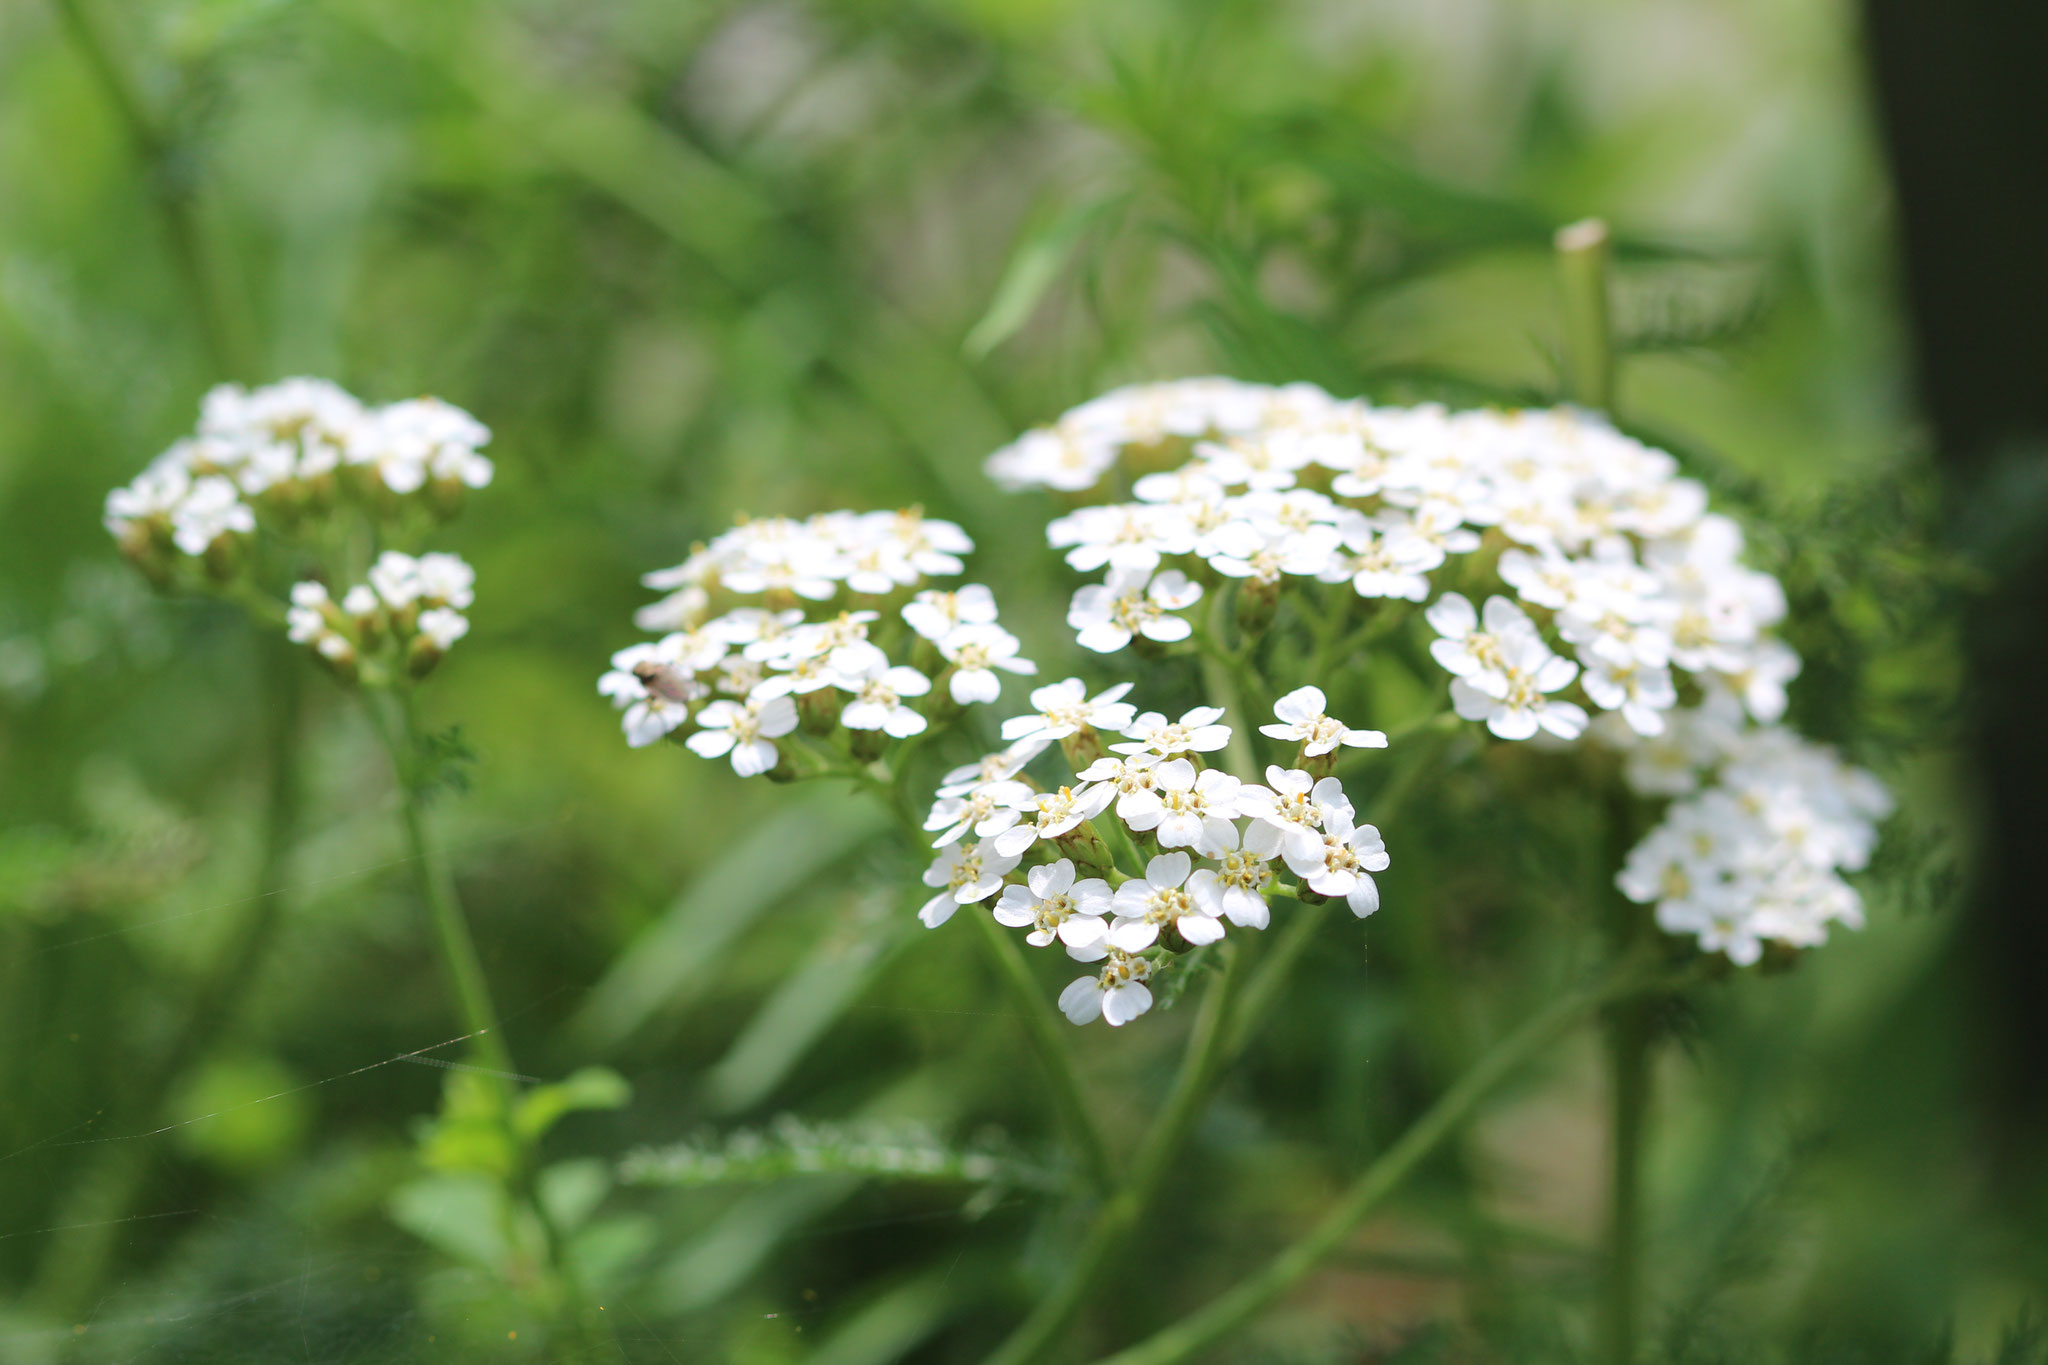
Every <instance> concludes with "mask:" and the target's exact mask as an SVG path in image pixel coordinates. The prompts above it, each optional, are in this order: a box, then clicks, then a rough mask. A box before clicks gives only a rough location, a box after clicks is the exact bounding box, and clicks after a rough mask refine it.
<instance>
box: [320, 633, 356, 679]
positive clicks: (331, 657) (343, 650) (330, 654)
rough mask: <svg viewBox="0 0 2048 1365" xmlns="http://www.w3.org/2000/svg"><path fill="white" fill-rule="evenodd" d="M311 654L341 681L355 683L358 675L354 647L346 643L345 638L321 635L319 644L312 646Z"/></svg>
mask: <svg viewBox="0 0 2048 1365" xmlns="http://www.w3.org/2000/svg"><path fill="white" fill-rule="evenodd" d="M313 653H314V654H316V655H317V656H319V659H320V662H321V663H324V664H326V665H327V667H328V668H329V669H331V670H332V671H333V673H334V676H335V677H337V678H339V679H340V680H341V681H343V682H345V683H353V682H355V681H356V678H357V676H358V673H359V670H358V668H357V666H356V647H355V646H354V645H352V644H350V643H349V642H348V639H347V637H345V636H341V635H334V634H328V635H323V636H321V637H320V640H319V643H317V644H315V645H314V646H313Z"/></svg>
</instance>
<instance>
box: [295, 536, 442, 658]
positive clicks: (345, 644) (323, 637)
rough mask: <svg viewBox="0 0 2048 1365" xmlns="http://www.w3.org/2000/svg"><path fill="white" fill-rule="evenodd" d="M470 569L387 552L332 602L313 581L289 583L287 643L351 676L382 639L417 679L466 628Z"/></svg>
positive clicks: (430, 557) (435, 559) (439, 558)
mask: <svg viewBox="0 0 2048 1365" xmlns="http://www.w3.org/2000/svg"><path fill="white" fill-rule="evenodd" d="M475 588H476V570H474V569H472V568H470V567H469V565H468V564H467V563H465V562H464V561H463V560H462V559H461V558H460V557H458V556H456V555H450V554H425V555H420V556H419V557H418V558H414V557H413V556H412V555H407V554H400V553H399V552H398V551H396V550H386V551H385V552H384V553H383V554H381V555H379V556H378V557H377V562H376V563H375V564H373V565H371V566H370V581H369V582H367V583H358V584H356V585H355V586H354V587H352V588H350V589H349V590H348V591H347V592H345V593H343V594H342V596H341V600H340V601H339V602H336V601H335V600H334V598H333V597H332V596H331V595H329V593H328V591H327V587H326V585H325V584H323V583H319V582H317V581H315V580H312V579H306V580H303V581H301V582H298V583H295V584H293V585H292V595H291V606H290V608H289V609H288V610H287V611H286V612H285V626H286V632H287V634H288V635H289V636H290V638H291V640H292V643H294V644H301V645H306V646H308V647H310V648H311V649H312V650H313V651H314V653H316V654H318V655H319V656H320V657H321V658H322V659H324V660H325V661H326V662H327V663H328V664H330V665H332V666H333V667H334V668H335V669H336V670H337V671H339V672H341V673H342V674H343V675H344V676H349V677H353V676H355V674H356V672H357V670H358V669H359V668H360V667H361V665H362V662H363V659H364V656H365V655H366V654H374V653H375V652H377V651H378V650H380V649H381V648H382V647H383V646H384V645H385V644H386V643H387V642H389V643H391V644H392V645H394V646H395V647H396V649H397V650H398V651H399V653H400V656H401V657H402V659H403V662H404V667H405V669H406V671H407V672H408V673H410V674H411V675H412V676H413V677H416V678H418V677H424V676H425V675H426V674H427V672H428V671H429V670H431V669H432V668H433V667H434V665H435V664H437V663H439V662H440V661H441V657H442V656H443V655H444V654H446V653H447V652H448V651H449V649H450V648H452V647H453V646H454V644H455V642H456V641H457V640H460V639H461V638H462V637H463V636H465V635H467V634H468V633H469V618H468V617H466V616H464V615H463V614H462V613H463V611H464V610H465V609H466V608H468V607H469V605H470V604H471V603H472V602H474V601H475V600H476V591H475Z"/></svg>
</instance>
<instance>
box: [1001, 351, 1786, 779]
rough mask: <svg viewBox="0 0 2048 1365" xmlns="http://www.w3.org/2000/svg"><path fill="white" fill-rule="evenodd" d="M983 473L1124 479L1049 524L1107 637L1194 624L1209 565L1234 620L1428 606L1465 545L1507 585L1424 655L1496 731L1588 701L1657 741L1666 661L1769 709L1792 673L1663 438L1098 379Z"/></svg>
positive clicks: (1768, 604)
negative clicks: (1336, 594) (1107, 386)
mask: <svg viewBox="0 0 2048 1365" xmlns="http://www.w3.org/2000/svg"><path fill="white" fill-rule="evenodd" d="M988 470H989V473H990V474H991V476H992V477H994V478H995V479H996V480H997V481H998V482H1000V483H1002V484H1004V485H1005V486H1006V487H1010V488H1024V487H1031V486H1042V487H1046V488H1051V489H1055V490H1058V491H1060V492H1062V493H1066V494H1070V495H1081V494H1086V493H1089V492H1091V491H1093V490H1096V489H1097V488H1098V487H1100V486H1101V485H1102V484H1103V482H1104V480H1105V478H1106V477H1108V476H1110V475H1111V474H1112V473H1114V474H1116V475H1117V476H1118V478H1119V480H1120V481H1121V480H1128V490H1129V492H1128V495H1129V497H1130V498H1131V500H1130V501H1120V502H1113V503H1108V504H1106V505H1091V506H1083V507H1080V508H1077V509H1076V510H1074V511H1072V512H1069V513H1067V514H1066V515H1064V516H1061V517H1059V518H1058V519H1056V520H1055V521H1053V522H1052V523H1051V525H1050V526H1049V527H1048V528H1047V536H1048V539H1049V540H1050V541H1051V543H1052V545H1053V546H1054V547H1055V548H1058V549H1062V550H1064V551H1066V558H1067V562H1068V563H1069V564H1070V565H1072V566H1073V567H1074V568H1076V569H1079V570H1082V571H1083V572H1093V571H1095V570H1098V569H1101V570H1105V571H1106V574H1105V578H1104V581H1103V582H1101V583H1100V584H1096V585H1091V586H1088V587H1084V588H1082V589H1081V590H1080V591H1079V592H1077V593H1076V594H1075V595H1074V599H1073V605H1072V608H1071V610H1070V612H1069V615H1068V622H1069V624H1071V625H1072V626H1073V627H1074V628H1075V630H1076V632H1077V635H1078V638H1079V641H1080V643H1081V644H1082V645H1083V646H1085V647H1087V648H1090V649H1095V650H1099V651H1102V652H1105V653H1107V652H1111V651H1114V650H1118V649H1122V648H1124V647H1125V646H1126V645H1128V644H1130V643H1131V641H1132V638H1133V637H1134V636H1140V637H1144V638H1145V639H1149V640H1152V641H1157V642H1162V643H1171V642H1174V641H1178V640H1182V639H1185V638H1187V637H1188V636H1189V635H1190V634H1191V633H1192V631H1193V629H1194V626H1193V624H1192V623H1191V622H1190V621H1189V620H1188V619H1187V618H1186V617H1184V616H1182V615H1179V614H1178V613H1181V612H1183V611H1184V610H1185V609H1186V608H1188V607H1190V606H1193V605H1194V604H1195V603H1196V602H1197V601H1199V600H1200V599H1201V597H1202V596H1203V594H1204V592H1205V591H1215V590H1216V589H1217V588H1218V587H1220V586H1222V585H1223V583H1224V580H1228V579H1236V580H1239V581H1240V582H1241V584H1242V587H1241V588H1240V589H1239V596H1238V599H1237V617H1238V620H1239V622H1240V623H1241V624H1244V625H1245V626H1246V627H1247V628H1248V629H1250V630H1253V631H1256V630H1257V629H1261V628H1263V623H1264V622H1265V621H1266V620H1269V619H1270V618H1271V616H1272V613H1273V611H1274V609H1275V607H1276V605H1277V602H1278V599H1279V597H1280V595H1281V593H1282V590H1283V587H1284V586H1285V585H1286V584H1287V582H1288V581H1290V580H1294V581H1315V582H1320V583H1325V584H1331V585H1341V584H1347V583H1348V584H1349V585H1350V587H1351V589H1352V591H1353V592H1355V593H1356V594H1357V595H1358V596H1359V597H1362V598H1368V599H1396V600H1406V601H1412V602H1421V601H1424V600H1425V599H1427V598H1428V596H1429V594H1430V590H1431V587H1430V578H1431V575H1432V574H1433V573H1435V572H1436V571H1437V570H1439V569H1442V568H1444V567H1445V566H1446V564H1447V563H1449V562H1451V561H1453V560H1454V559H1455V558H1457V557H1469V558H1470V560H1471V561H1472V563H1473V565H1474V566H1475V568H1476V570H1477V571H1478V572H1480V573H1483V574H1486V575H1487V576H1488V577H1489V578H1494V579H1497V580H1498V581H1499V583H1500V585H1501V589H1502V591H1501V593H1500V594H1499V595H1497V596H1494V597H1490V598H1489V599H1488V600H1487V601H1486V603H1485V604H1484V606H1483V608H1480V609H1475V608H1474V607H1473V605H1472V604H1471V603H1470V602H1468V601H1467V600H1466V599H1465V598H1463V597H1462V596H1459V595H1457V594H1455V593H1453V594H1446V595H1445V596H1444V597H1442V598H1440V599H1439V600H1438V601H1437V603H1436V604H1435V605H1434V606H1433V607H1432V608H1431V610H1430V613H1429V619H1430V623H1431V625H1433V626H1434V627H1435V628H1436V630H1437V632H1438V633H1439V634H1440V635H1442V636H1443V637H1444V640H1443V641H1442V642H1440V647H1439V648H1438V649H1436V650H1435V651H1434V652H1435V653H1436V656H1437V658H1438V660H1439V661H1440V662H1442V663H1443V665H1444V666H1445V667H1446V668H1447V669H1449V670H1450V671H1451V672H1452V674H1453V675H1454V676H1455V678H1456V681H1455V682H1454V683H1453V685H1452V694H1453V699H1454V701H1455V703H1456V706H1457V710H1458V713H1459V714H1460V715H1461V716H1464V717H1466V718H1467V719H1470V720H1477V721H1484V722H1485V723H1486V724H1487V726H1488V728H1489V729H1491V730H1492V732H1493V733H1494V734H1495V735H1497V736H1499V737H1500V738H1503V739H1527V738H1530V737H1531V736H1534V735H1536V734H1537V733H1539V732H1547V733H1548V734H1550V735H1553V736H1556V737H1559V738H1563V739H1571V738H1575V737H1576V736H1577V735H1578V734H1579V732H1580V731H1582V730H1583V729H1584V728H1585V724H1586V712H1585V707H1586V706H1588V705H1590V706H1591V707H1593V708H1595V709H1597V710H1600V711H1609V712H1615V713H1618V714H1619V715H1621V716H1622V717H1623V718H1624V720H1625V722H1626V723H1627V724H1628V725H1629V726H1630V727H1631V728H1633V729H1634V730H1635V731H1637V732H1638V733H1640V734H1644V735H1655V734H1657V733H1658V732H1659V731H1660V730H1661V729H1662V727H1663V724H1664V719H1663V718H1664V714H1665V713H1666V712H1668V711H1669V710H1670V709H1671V708H1672V707H1674V706H1676V705H1677V704H1678V703H1679V700H1680V694H1679V681H1680V679H1679V677H1678V676H1675V673H1676V675H1683V676H1685V677H1689V678H1690V679H1692V680H1693V681H1694V682H1696V683H1697V684H1698V686H1699V687H1700V688H1701V689H1702V690H1705V691H1727V692H1730V693H1732V694H1734V695H1735V696H1736V697H1737V698H1738V699H1739V700H1740V701H1741V703H1742V704H1743V706H1744V707H1745V708H1746V709H1747V710H1748V711H1749V713H1750V714H1751V715H1752V716H1754V717H1755V718H1756V719H1757V720H1759V721H1762V722H1766V723H1768V722H1772V721H1775V720H1777V719H1778V717H1779V716H1780V715H1782V714H1783V711H1784V706H1785V691H1784V689H1785V684H1786V682H1787V681H1789V680H1790V679H1791V678H1792V676H1793V675H1794V674H1796V673H1797V672H1798V669H1799V660H1798V657H1797V656H1796V655H1795V654H1794V653H1793V652H1792V651H1791V650H1790V649H1789V648H1788V647H1786V646H1785V645H1784V644H1783V643H1782V642H1780V641H1778V640H1777V639H1775V638H1773V637H1772V636H1771V635H1770V634H1769V633H1768V632H1769V629H1770V627H1771V626H1772V625H1773V624H1775V623H1776V622H1777V621H1778V620H1779V619H1780V618H1781V617H1782V616H1783V615H1784V612H1785V599H1784V593H1783V591H1782V590H1781V589H1780V587H1779V585H1778V583H1777V581H1776V580H1775V579H1774V578H1772V577H1771V576H1770V575H1768V574H1765V573H1760V572H1758V571H1756V570H1753V569H1750V568H1746V567H1745V566H1743V565H1742V563H1741V562H1740V558H1741V554H1742V549H1743V537H1742V532H1741V529H1740V528H1739V527H1738V526H1737V525H1736V524H1735V523H1734V522H1733V521H1730V520H1729V519H1727V518H1726V517H1722V516H1718V515H1715V514H1713V513H1710V512H1709V511H1708V510H1707V497H1706V492H1705V490H1704V489H1703V488H1702V487H1701V486H1700V485H1699V484H1698V483H1696V482H1694V481H1692V480H1689V479H1685V478H1681V477H1679V475H1678V464H1677V461H1676V460H1674V459H1673V458H1672V457H1671V456H1670V455H1668V454H1666V453H1664V452H1663V451H1659V450H1654V449H1652V448H1650V447H1648V446H1645V445H1643V444H1642V443H1641V442H1639V441H1636V440H1634V439H1632V438H1630V437H1628V436H1625V435H1623V434H1621V433H1620V432H1618V431H1616V430H1614V428H1612V427H1611V426H1609V425H1608V424H1607V423H1605V422H1604V421H1603V420H1601V419H1600V418H1598V417H1596V416H1593V415H1591V414H1588V413H1584V412H1580V411H1577V410H1574V409H1563V408H1560V409H1555V410H1550V411H1528V412H1499V411H1492V410H1475V411H1468V412H1451V411H1448V410H1446V409H1444V408H1442V407H1438V406H1434V405H1425V406H1421V407H1412V408H1393V407H1373V406H1371V405H1369V404H1367V403H1365V402H1363V401H1362V400H1357V399H1349V400H1346V399H1337V398H1333V397H1331V396H1330V395H1329V394H1327V393H1325V392H1324V391H1323V390H1321V389H1319V388H1316V387H1315V386H1313V385H1309V384H1290V385H1287V386H1285V387H1281V388H1271V387H1266V386H1262V385H1254V384H1242V383H1238V382H1236V381H1234V380H1226V379H1193V380H1185V381H1181V382H1176V383H1163V384H1149V385H1140V386H1136V387H1132V388H1125V389H1118V390H1116V391H1114V392H1112V393H1108V394H1105V395H1103V396H1102V397H1100V398H1097V399H1095V400H1093V401H1091V402H1088V403H1085V404H1083V405H1082V406H1080V407H1078V408H1075V409H1074V410H1073V411H1071V412H1069V413H1067V414H1066V415H1065V416H1064V417H1062V418H1060V419H1059V421H1058V422H1056V423H1054V424H1053V425H1052V426H1051V427H1049V428H1045V429H1042V430H1038V431H1034V432H1031V433H1029V434H1027V435H1026V436H1024V437H1023V438H1022V439H1020V440H1018V441H1016V442H1015V443H1013V444H1011V445H1009V446H1007V447H1005V448H1004V449H1002V450H999V451H997V452H996V453H995V454H994V455H993V456H991V457H990V458H989V461H988ZM1472 571H1473V570H1471V569H1461V574H1463V575H1466V576H1469V574H1470V573H1471V572H1472ZM1674 671H1675V673H1674ZM1582 703H1583V704H1582Z"/></svg>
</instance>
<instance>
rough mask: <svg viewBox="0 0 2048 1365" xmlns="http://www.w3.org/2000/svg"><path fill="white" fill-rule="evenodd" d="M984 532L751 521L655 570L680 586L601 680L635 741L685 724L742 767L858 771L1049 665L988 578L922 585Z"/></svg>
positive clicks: (914, 525) (903, 514)
mask: <svg viewBox="0 0 2048 1365" xmlns="http://www.w3.org/2000/svg"><path fill="white" fill-rule="evenodd" d="M972 549H973V543H972V542H971V541H969V540H968V538H967V535H966V533H965V532H963V531H962V530H961V529H960V528H959V527H958V526H955V525H954V524H953V523H951V522H948V521H937V520H934V519H932V518H929V517H926V516H925V515H924V514H923V513H922V512H920V511H918V510H916V509H914V508H913V509H909V510H906V511H899V512H826V513H821V514H820V515H818V516H814V517H809V518H806V519H803V520H797V519H793V518H789V517H767V518H761V519H758V520H743V521H741V522H740V523H739V524H737V525H736V526H734V527H732V528H731V529H730V530H728V531H725V532H724V533H722V534H720V535H719V536H717V537H716V538H714V539H713V540H712V541H711V542H710V543H709V544H707V545H701V546H699V547H697V548H696V549H695V550H694V551H692V553H691V554H690V557H689V558H688V559H686V560H684V561H683V562H682V563H681V564H678V565H676V566H674V567H673V568H668V569H661V570H657V571H656V572H654V573H650V574H648V575H646V577H645V579H644V580H643V581H644V582H645V583H646V584H647V586H649V587H651V588H656V589H659V590H662V591H664V592H666V593H667V596H665V597H663V598H662V599H661V600H660V601H658V602H656V603H653V604H652V605H651V606H649V607H646V608H643V609H642V610H641V611H640V612H639V613H638V614H636V616H635V618H634V619H635V621H636V622H637V623H638V624H639V625H640V626H641V627H642V628H643V629H646V630H650V631H655V632H659V633H660V634H659V638H658V639H655V640H653V641H650V642H645V643H642V644H638V645H632V646H629V647H627V648H626V649H623V650H620V651H619V652H618V653H616V654H614V655H613V656H612V666H611V668H610V669H609V670H608V671H607V672H605V673H604V674H603V676H601V677H600V678H599V679H598V684H597V690H598V693H599V695H601V696H603V697H605V698H607V699H608V700H609V701H610V702H611V703H612V705H613V706H614V707H616V708H617V709H618V711H619V712H620V723H621V726H622V728H623V729H624V731H625V734H626V742H627V743H628V744H629V745H632V746H634V747H641V746H644V745H648V744H652V743H654V742H656V741H657V740H661V739H665V738H666V739H672V740H676V741H679V742H681V743H682V744H684V745H685V746H686V747H688V748H689V749H690V750H691V751H692V752H694V753H698V754H700V755H703V756H705V757H710V758H725V757H728V756H729V757H730V759H731V763H732V767H733V770H734V771H735V772H737V773H739V774H740V775H742V776H761V775H766V776H770V777H776V778H778V779H793V778H798V777H804V776H811V775H823V774H825V773H827V772H841V773H844V772H849V771H852V770H853V768H854V767H857V765H860V764H864V763H867V762H869V761H872V760H873V759H875V758H877V757H878V756H879V755H880V754H881V753H882V752H883V751H884V750H886V749H887V747H888V746H889V745H890V744H892V743H896V742H900V741H906V740H910V739H912V738H913V737H916V736H921V735H924V734H926V733H928V732H931V731H932V730H933V729H934V727H936V726H942V725H945V724H948V723H950V722H951V721H952V720H954V719H955V718H957V716H958V715H959V712H960V709H961V708H962V707H966V706H971V705H976V704H980V703H984V702H990V701H994V700H996V699H997V698H999V697H1000V696H1001V695H1002V676H1003V675H1004V674H1010V675H1017V676H1029V675H1031V674H1034V673H1036V672H1037V671H1038V666H1037V665H1036V664H1034V663H1033V662H1032V661H1031V660H1029V659H1027V658H1025V657H1023V654H1022V649H1023V646H1022V644H1021V642H1020V641H1019V640H1018V639H1017V637H1016V636H1014V635H1012V634H1011V633H1010V632H1009V631H1007V630H1004V629H1003V628H1002V626H1001V625H999V624H998V623H997V621H996V599H995V594H994V593H992V592H990V591H989V589H988V588H987V587H985V586H983V585H981V584H978V583H969V584H966V585H964V586H961V587H957V588H939V587H932V586H927V584H928V583H929V582H930V580H931V579H932V577H933V576H950V575H954V574H958V573H960V572H961V571H962V569H963V568H964V565H963V563H962V561H961V559H960V556H961V555H963V554H965V553H967V552H968V551H970V550H972ZM949 823H954V822H949ZM974 823H986V816H985V815H977V816H975V817H974V819H973V820H972V821H971V822H970V824H969V825H962V826H961V827H960V831H959V832H956V834H955V836H954V837H955V838H958V837H959V835H960V833H964V831H965V830H966V829H967V828H969V827H970V826H971V824H974ZM993 832H995V831H993V830H991V833H993Z"/></svg>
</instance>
